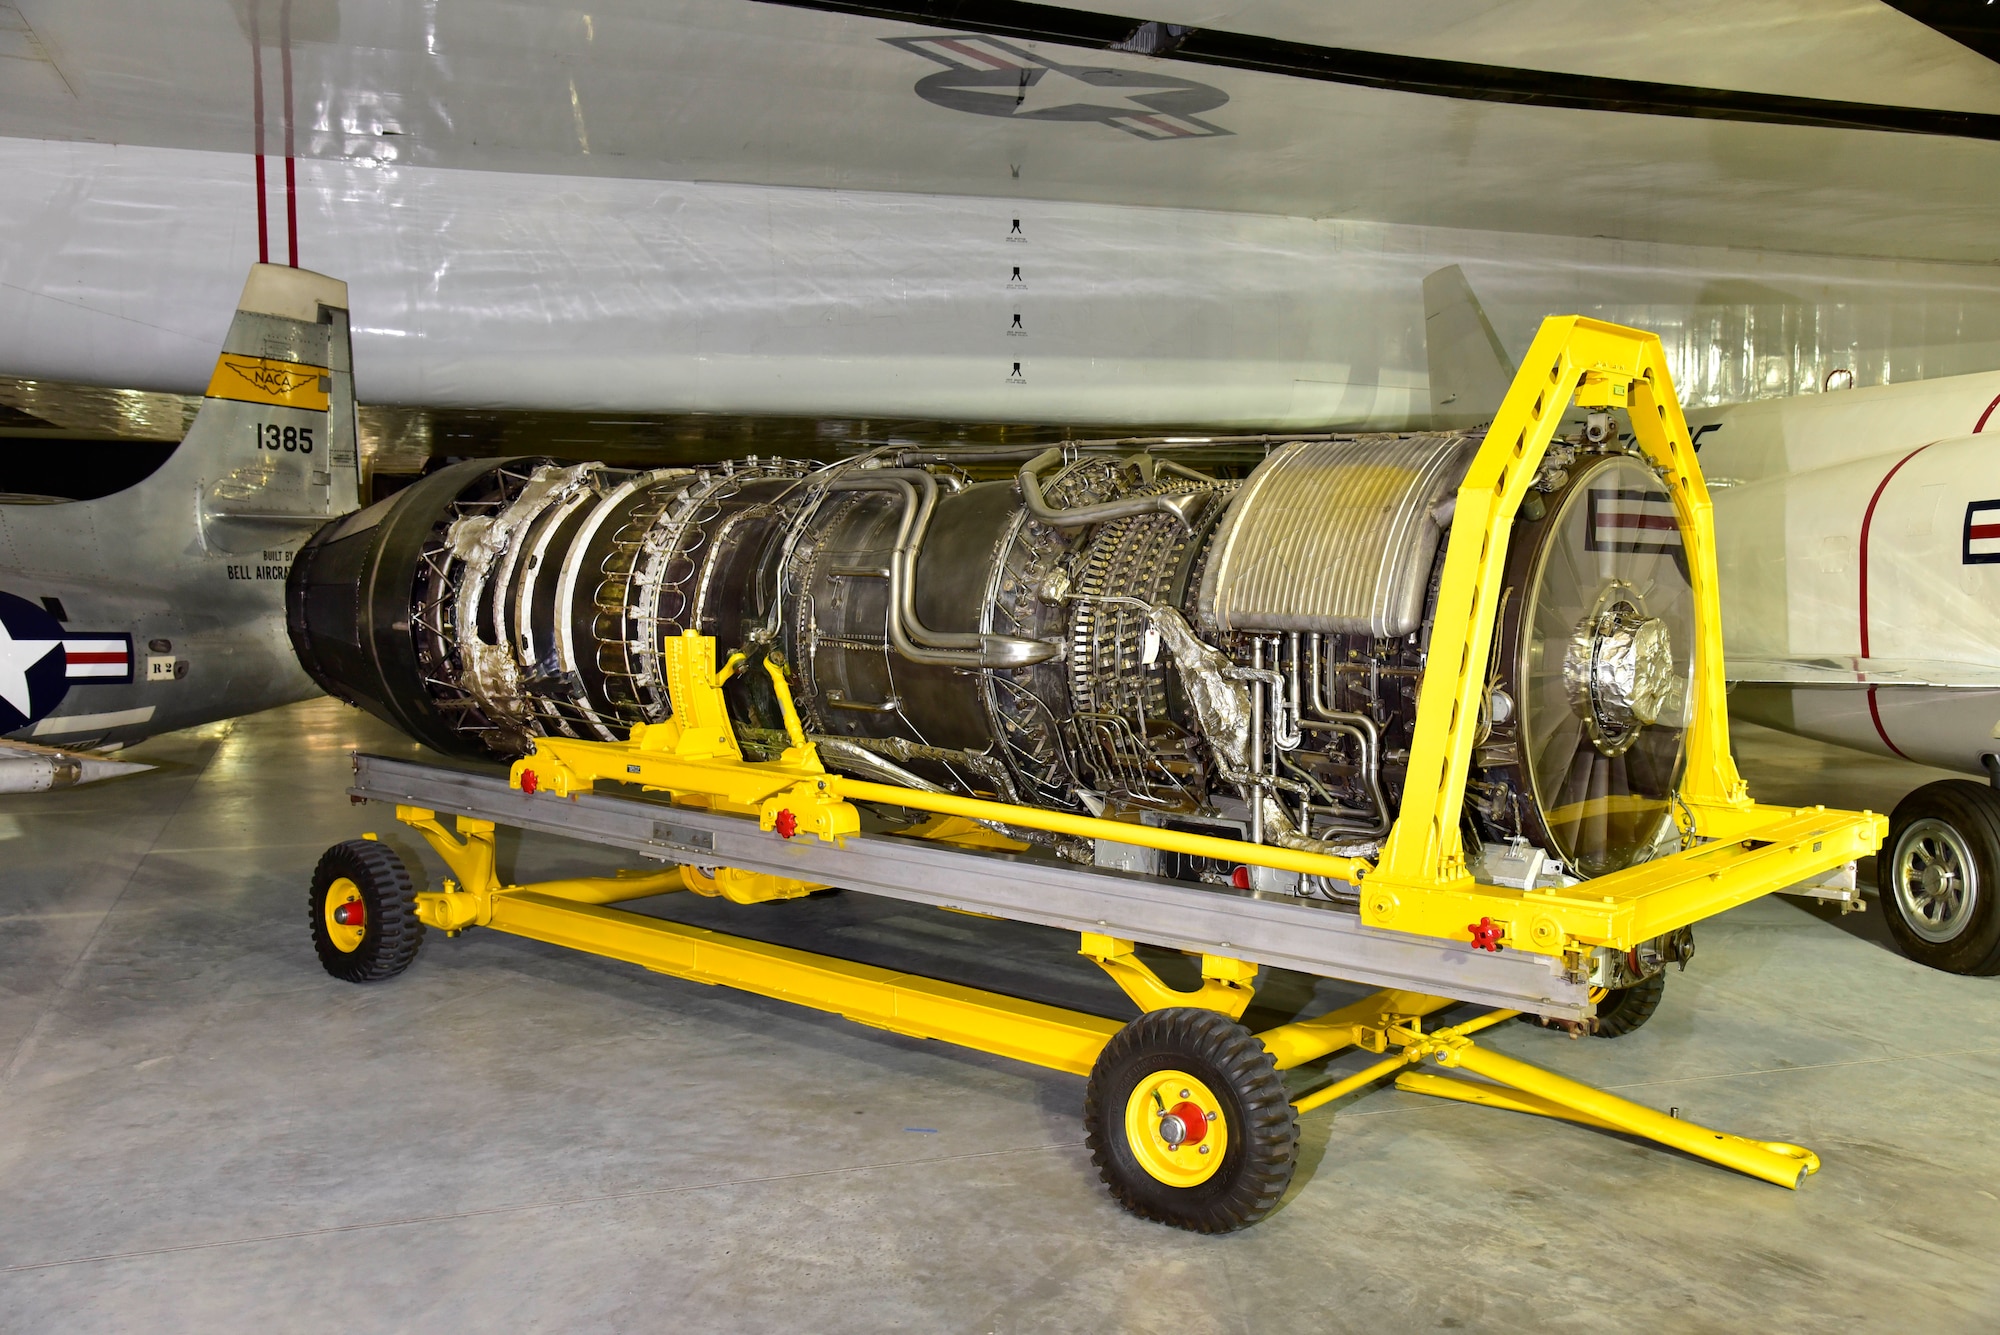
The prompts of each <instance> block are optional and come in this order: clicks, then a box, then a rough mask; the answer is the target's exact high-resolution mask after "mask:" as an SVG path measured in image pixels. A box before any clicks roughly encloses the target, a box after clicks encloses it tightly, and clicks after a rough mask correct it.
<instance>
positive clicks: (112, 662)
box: [0, 593, 132, 734]
mask: <svg viewBox="0 0 2000 1335" xmlns="http://www.w3.org/2000/svg"><path fill="white" fill-rule="evenodd" d="M131 680H132V637H131V636H130V635H122V634H108V633H97V632H83V633H78V632H76V631H70V630H64V629H63V626H62V623H61V622H60V621H57V620H56V619H55V617H53V616H51V615H50V614H49V613H48V612H47V611H46V610H45V609H43V608H41V607H38V606H36V605H35V604H34V603H31V602H29V601H28V600H27V599H26V598H17V597H15V596H14V595H13V594H11V593H0V734H5V733H10V732H15V731H18V730H19V729H21V728H25V727H27V726H28V725H29V724H30V723H33V722H35V721H36V720H37V719H41V718H46V717H48V715H49V714H51V713H53V712H54V710H55V707H56V706H57V705H59V704H61V703H62V702H63V697H64V696H66V695H68V694H69V688H70V687H71V686H72V685H75V684H76V683H78V682H84V683H92V684H97V685H106V686H122V685H125V684H127V683H129V682H130V681H131Z"/></svg>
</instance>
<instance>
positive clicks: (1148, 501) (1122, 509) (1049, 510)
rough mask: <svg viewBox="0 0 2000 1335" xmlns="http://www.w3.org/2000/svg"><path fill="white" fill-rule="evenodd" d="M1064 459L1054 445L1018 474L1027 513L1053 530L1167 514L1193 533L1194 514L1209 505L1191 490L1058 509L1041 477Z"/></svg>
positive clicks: (1201, 494) (1027, 463)
mask: <svg viewBox="0 0 2000 1335" xmlns="http://www.w3.org/2000/svg"><path fill="white" fill-rule="evenodd" d="M1062 457H1063V452H1062V447H1061V446H1052V447H1051V448H1049V449H1046V450H1043V451H1042V452H1041V453H1040V454H1038V455H1036V456H1035V457H1034V458H1032V459H1030V460H1028V462H1026V463H1024V464H1022V465H1021V471H1020V472H1019V473H1017V474H1015V477H1016V478H1018V479H1019V481H1020V483H1021V499H1022V500H1023V501H1025V502H1026V503H1027V506H1028V513H1029V514H1031V515H1033V516H1034V517H1035V518H1036V519H1038V520H1040V521H1041V522H1042V523H1044V524H1047V525H1048V526H1049V527H1051V528H1086V527H1088V526H1089V525H1091V524H1103V523H1106V522H1108V521H1110V520H1113V519H1131V518H1133V517H1134V516H1137V515H1154V514H1167V515H1172V516H1173V517H1174V518H1175V519H1177V520H1179V521H1180V525H1181V527H1182V528H1184V529H1187V530H1188V531H1189V532H1193V531H1194V517H1195V515H1197V514H1198V513H1200V511H1201V508H1202V507H1203V506H1204V505H1207V504H1208V497H1207V496H1206V495H1205V494H1203V493H1201V492H1198V491H1190V492H1182V493H1180V494H1179V495H1175V496H1128V497H1126V498H1125V499H1124V500H1122V501H1099V502H1098V503H1097V504H1095V505H1071V506H1066V507H1064V508H1063V509H1060V510H1058V509H1056V508H1055V507H1054V506H1052V505H1050V504H1049V502H1048V499H1047V498H1046V497H1045V496H1043V495H1042V480H1041V477H1040V476H1039V475H1040V473H1041V471H1042V470H1043V469H1044V468H1047V467H1048V466H1049V465H1050V464H1053V463H1058V462H1060V461H1061V459H1062Z"/></svg>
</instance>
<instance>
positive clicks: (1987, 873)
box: [1875, 779, 2000, 974]
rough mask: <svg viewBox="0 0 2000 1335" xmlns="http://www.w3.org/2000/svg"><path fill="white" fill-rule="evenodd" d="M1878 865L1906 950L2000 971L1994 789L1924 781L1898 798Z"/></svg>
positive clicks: (1936, 963) (1997, 795) (1999, 846)
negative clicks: (1919, 786) (1917, 787)
mask: <svg viewBox="0 0 2000 1335" xmlns="http://www.w3.org/2000/svg"><path fill="white" fill-rule="evenodd" d="M1876 867H1877V870H1876V873H1875V879H1876V883H1877V884H1878V885H1879V886H1880V887H1881V896H1880V898H1881V902H1882V916H1883V917H1884V918H1886V919H1887V920H1888V923H1889V932H1890V934H1891V935H1893V936H1894V937H1895V938H1896V944H1897V945H1899V946H1901V947H1902V949H1903V953H1904V954H1905V955H1908V956H1909V957H1910V958H1911V959H1913V960H1915V961H1917V963H1919V964H1926V965H1929V966H1930V967H1931V968H1933V969H1941V970H1943V971H1944V972H1946V973H1959V974H1994V973H2000V792H1995V791H1994V790H1993V788H1992V787H1990V786H1989V785H1987V784H1983V783H1976V782H1974V781H1972V780H1970V779H1943V780H1940V781H1939V782H1937V783H1929V784H1925V785H1924V786H1923V787H1922V788H1919V789H1917V790H1916V791H1915V792H1914V793H1911V794H1910V795H1909V796H1908V797H1905V798H1904V799H1903V800H1902V801H1901V802H1899V803H1897V804H1896V811H1895V814H1894V815H1892V816H1891V817H1890V818H1889V838H1888V840H1887V841H1886V842H1885V843H1884V844H1883V845H1882V852H1881V854H1880V856H1879V857H1878V858H1877V861H1876Z"/></svg>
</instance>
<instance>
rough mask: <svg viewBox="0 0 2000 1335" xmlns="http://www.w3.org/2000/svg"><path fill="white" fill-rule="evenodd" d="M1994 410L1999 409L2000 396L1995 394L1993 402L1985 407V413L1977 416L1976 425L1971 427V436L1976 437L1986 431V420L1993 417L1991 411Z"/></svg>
mask: <svg viewBox="0 0 2000 1335" xmlns="http://www.w3.org/2000/svg"><path fill="white" fill-rule="evenodd" d="M1995 408H2000V394H1995V395H1994V396H1993V402H1991V403H1989V404H1987V405H1986V411H1985V412H1983V413H1981V414H1979V420H1978V421H1977V422H1976V423H1974V424H1973V427H1972V434H1973V435H1975V436H1976V435H1978V434H1979V433H1980V432H1982V431H1984V430H1985V429H1986V419H1987V418H1989V417H1991V416H1993V410H1994V409H1995Z"/></svg>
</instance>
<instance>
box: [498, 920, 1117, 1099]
mask: <svg viewBox="0 0 2000 1335" xmlns="http://www.w3.org/2000/svg"><path fill="white" fill-rule="evenodd" d="M491 910H492V917H491V919H490V920H489V921H488V923H487V925H488V926H490V927H493V928H496V929H498V930H499V931H503V932H511V933H513V934H515V935H517V936H525V937H531V938H533V939H534V940H537V941H547V942H550V943H551V944H554V945H559V946H568V947H570V948H571V949H574V950H582V951H587V952H589V953H590V954H593V955H602V956H605V957H606V958H609V959H615V960H624V961H625V962H626V963H628V964H637V965H639V966H640V967H641V968H645V969H650V970H652V971H653V972H655V973H664V974H671V975H673V976H674V977H676V978H687V979H691V980H692V981H694V982H698V983H716V984H722V985H726V986H729V987H734V988H739V989H741V990H742V991H745V992H755V993H757V994H758V995H759V996H766V997H774V998H776V999H778V1000H780V1001H791V1002H796V1003H798V1004H799V1005H801V1006H810V1007H812V1008H813V1009H814V1010H822V1011H831V1012H832V1013H834V1014H836V1015H841V1016H845V1017H846V1018H847V1019H850V1020H855V1021H858V1022H859V1023H861V1024H866V1025H872V1026H874V1027H875V1028H878V1029H888V1030H891V1031H893V1032H895V1033H899V1034H908V1035H910V1036H912V1037H915V1038H935V1039H941V1040H943V1041H945V1042H947V1043H956V1044H959V1045H960V1046H962V1047H968V1048H975V1049H977V1050H979V1051H981V1052H992V1053H997V1054H999V1055H1000V1056H1003V1057H1013V1058H1015V1059H1016V1060H1019V1061H1025V1062H1031V1063H1033V1064H1035V1065H1037V1066H1047V1067H1052V1068H1054V1069H1055V1070H1058V1071H1069V1072H1071V1073H1073V1074H1076V1075H1088V1074H1089V1073H1090V1068H1091V1064H1092V1063H1093V1062H1095V1061H1096V1060H1097V1054H1098V1052H1099V1051H1100V1050H1101V1049H1102V1048H1103V1047H1104V1045H1105V1043H1106V1042H1108V1041H1109V1040H1110V1038H1111V1036H1112V1035H1113V1034H1115V1033H1117V1032H1118V1031H1119V1029H1121V1028H1123V1026H1122V1025H1121V1024H1120V1023H1119V1022H1118V1021H1116V1020H1104V1019H1099V1018H1098V1017H1096V1016H1094V1015H1083V1014H1080V1013H1078V1012H1076V1011H1068V1010H1062V1009H1060V1008H1058V1007H1055V1006H1044V1005H1042V1004H1040V1003H1039V1002H1033V1001H1022V1000H1019V999H1017V998H1014V997H1007V996H1001V995H1000V994H999V993H996V992H984V991H981V990H980V989H978V988H972V987H961V986H959V985H957V984H956V983H946V982H940V981H938V980H937V979H934V978H922V977H918V976H916V975H914V974H907V973H898V972H896V971H894V970H891V969H878V968H876V967H874V966H873V965H868V964H855V963H852V962H850V961H848V960H839V959H834V958H832V957H830V956H826V955H815V954H812V953H810V952H807V951H803V950H793V949H791V948H790V947H788V946H774V945H768V944H766V943H764V942H762V941H750V940H746V939H744V938H742V937H736V936H726V935H724V934H723V933H721V932H712V931H709V930H707V929H705V928H701V927H688V926H685V925H683V924H681V923H674V922H664V921H661V920H660V919H657V918H647V917H642V916H640V915H639V914H636V913H624V912H621V911H619V910H617V909H608V908H600V907H597V906H595V905H589V904H577V903H573V902H570V901H567V900H563V899H558V898H556V897H554V896H551V895H544V894H538V893H536V892H535V891H534V890H533V889H532V888H523V889H519V890H506V891H502V892H500V893H497V894H495V895H493V896H492V899H491Z"/></svg>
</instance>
